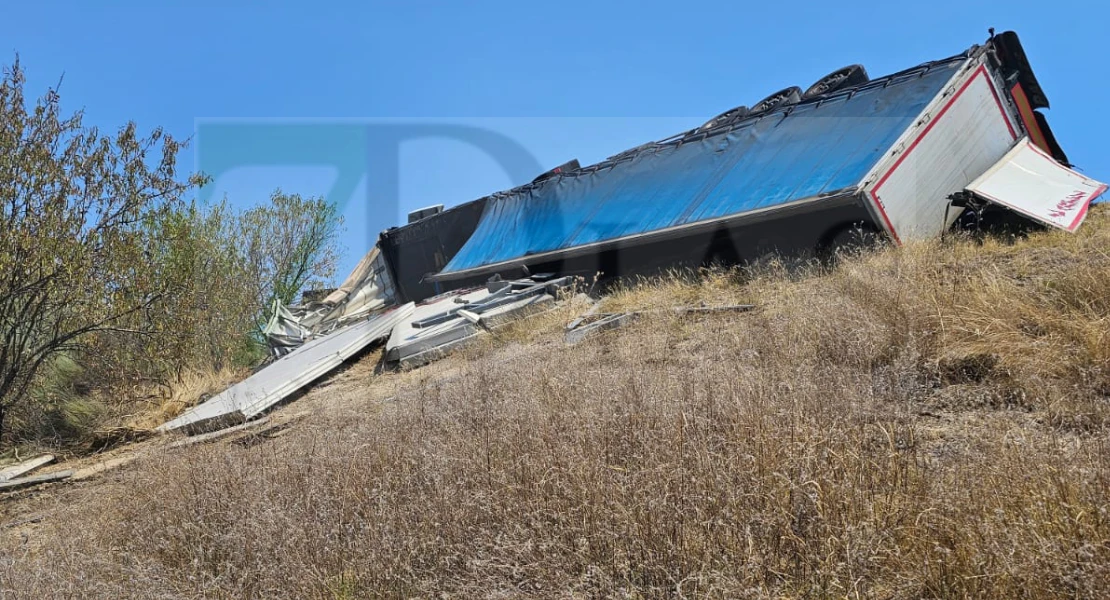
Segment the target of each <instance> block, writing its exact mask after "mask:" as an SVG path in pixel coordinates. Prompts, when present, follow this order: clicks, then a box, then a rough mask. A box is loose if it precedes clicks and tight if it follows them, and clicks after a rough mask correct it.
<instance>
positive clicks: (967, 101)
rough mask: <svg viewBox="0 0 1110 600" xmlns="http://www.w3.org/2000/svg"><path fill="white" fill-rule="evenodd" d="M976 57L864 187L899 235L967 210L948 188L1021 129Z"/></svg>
mask: <svg viewBox="0 0 1110 600" xmlns="http://www.w3.org/2000/svg"><path fill="white" fill-rule="evenodd" d="M980 60H981V59H972V61H970V64H969V65H968V68H967V69H966V70H965V71H962V72H961V73H960V75H958V76H957V77H955V78H954V79H953V81H952V83H951V85H949V86H947V87H946V88H945V91H944V92H942V94H941V95H940V96H939V97H938V98H937V101H935V102H934V103H933V104H931V105H930V107H929V109H928V110H927V111H926V112H925V113H924V114H923V115H922V117H921V118H920V119H919V120H918V122H917V124H916V126H915V127H914V129H913V130H912V131H911V133H910V135H909V136H907V137H906V139H904V140H901V141H900V142H899V143H898V144H897V145H896V146H895V150H894V152H892V154H891V155H889V156H888V158H886V159H885V160H884V161H883V162H881V163H880V165H879V168H878V169H877V170H876V173H875V176H874V177H872V178H870V179H869V183H868V185H867V186H866V187H865V188H864V193H865V194H866V196H867V197H868V198H870V199H871V201H872V203H873V205H874V206H875V209H876V211H877V212H879V213H880V214H881V216H882V217H883V221H885V223H884V224H885V225H886V226H887V228H888V232H890V233H891V235H892V237H893V238H894V239H895V240H896V241H898V242H904V241H907V240H913V239H922V238H928V237H932V236H935V235H938V234H939V233H940V232H942V231H943V230H944V229H945V228H947V226H948V225H949V224H950V223H951V221H952V220H954V219H955V218H956V217H957V216H958V213H959V211H958V210H952V211H947V212H948V220H947V221H946V220H945V214H946V209H947V207H948V196H949V195H951V194H953V193H955V192H959V191H961V190H963V189H964V188H965V187H966V186H967V185H968V184H969V183H970V182H971V181H972V180H973V179H975V178H976V177H977V176H979V174H981V173H983V172H984V171H985V170H987V169H988V168H990V167H991V165H993V164H994V163H995V162H997V161H998V160H999V159H1000V158H1002V156H1003V155H1005V154H1006V152H1008V151H1009V149H1010V148H1011V147H1012V146H1013V143H1014V141H1015V140H1016V139H1017V137H1018V132H1017V129H1016V126H1015V125H1014V123H1015V121H1014V116H1013V114H1012V112H1011V108H1010V107H1009V106H1008V104H1007V103H1006V102H1005V101H1004V97H1003V95H1002V94H1001V93H1000V92H999V88H998V86H997V83H996V82H995V81H994V77H993V75H992V73H991V71H990V70H989V69H988V68H987V67H986V66H985V65H983V64H981V63H980Z"/></svg>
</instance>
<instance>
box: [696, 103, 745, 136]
mask: <svg viewBox="0 0 1110 600" xmlns="http://www.w3.org/2000/svg"><path fill="white" fill-rule="evenodd" d="M746 116H748V107H747V106H737V107H736V108H733V109H730V110H726V111H725V112H723V113H721V114H719V115H717V116H715V117H713V118H712V119H709V120H708V121H706V122H705V124H704V125H702V126H701V127H698V129H697V132H698V133H705V132H706V131H709V130H710V129H713V128H714V127H720V126H721V125H725V124H728V123H731V122H733V121H739V120H740V119H743V118H744V117H746Z"/></svg>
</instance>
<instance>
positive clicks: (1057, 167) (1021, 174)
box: [967, 138, 1106, 231]
mask: <svg viewBox="0 0 1110 600" xmlns="http://www.w3.org/2000/svg"><path fill="white" fill-rule="evenodd" d="M967 191H969V192H971V193H973V194H975V195H976V196H979V197H981V198H983V199H985V200H989V201H991V202H994V203H996V204H1000V205H1002V206H1005V207H1008V208H1010V209H1013V210H1015V211H1017V212H1019V213H1021V214H1023V215H1025V216H1027V217H1029V218H1031V219H1034V220H1036V221H1039V222H1041V223H1044V224H1045V225H1051V226H1052V227H1058V228H1060V229H1065V230H1067V231H1075V229H1076V228H1077V227H1079V224H1080V223H1082V222H1083V218H1084V217H1086V216H1087V207H1089V206H1090V204H1091V201H1093V200H1094V199H1095V198H1097V197H1098V196H1099V195H1100V194H1102V193H1103V192H1104V191H1106V184H1105V183H1100V182H1098V181H1095V180H1094V179H1091V178H1089V177H1086V176H1085V175H1082V174H1080V173H1077V172H1075V171H1073V170H1071V169H1069V168H1067V167H1065V166H1064V165H1062V164H1060V163H1058V162H1056V160H1055V159H1053V158H1052V157H1051V156H1049V155H1048V154H1046V153H1045V152H1044V150H1041V149H1040V148H1038V147H1037V146H1036V145H1034V144H1033V143H1032V142H1031V141H1029V138H1024V139H1022V140H1020V141H1018V143H1017V144H1016V145H1015V146H1014V147H1013V148H1012V149H1011V150H1010V151H1009V152H1007V153H1006V155H1005V156H1003V157H1002V159H1001V160H999V161H998V162H997V163H995V164H994V165H993V166H992V167H991V168H989V169H987V171H986V172H985V173H983V174H982V175H980V176H979V177H978V178H977V179H975V181H972V182H971V184H970V185H968V186H967Z"/></svg>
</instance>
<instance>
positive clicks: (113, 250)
mask: <svg viewBox="0 0 1110 600" xmlns="http://www.w3.org/2000/svg"><path fill="white" fill-rule="evenodd" d="M24 82H25V78H24V74H23V71H22V70H21V68H20V65H19V62H18V60H16V62H15V63H14V64H13V66H11V67H10V68H6V69H5V70H4V71H3V76H2V79H0V432H3V427H4V422H5V418H6V417H7V415H8V414H9V413H10V410H11V408H12V407H13V406H14V405H16V404H17V403H18V402H20V401H22V400H24V399H25V398H26V397H27V392H28V389H29V387H30V386H31V385H32V383H33V382H34V380H35V375H36V373H38V371H39V370H40V369H41V368H42V367H43V365H44V364H46V363H47V361H49V360H50V359H51V358H52V357H55V356H58V355H59V354H61V353H65V352H69V351H74V350H79V349H80V347H81V343H82V341H83V340H85V339H86V338H87V336H90V335H93V334H96V333H98V332H116V333H127V334H130V335H139V336H142V335H151V334H152V333H153V331H152V330H151V328H150V325H151V324H152V321H151V320H150V319H138V318H135V317H136V316H137V315H141V314H143V313H144V311H147V310H149V309H150V308H151V307H153V306H154V305H155V304H156V303H157V302H158V301H159V300H160V299H161V298H163V297H164V294H165V293H166V291H167V290H166V287H165V285H166V283H167V282H166V280H165V279H164V278H163V277H161V276H160V275H161V274H160V273H159V269H158V265H157V262H156V261H154V260H152V259H153V256H152V254H151V248H154V247H156V246H157V240H156V239H155V238H154V234H155V232H156V231H157V228H156V227H154V226H153V224H154V223H157V222H159V221H161V220H162V219H164V218H165V217H166V216H167V215H168V214H169V213H171V212H172V211H174V210H177V209H178V207H179V204H180V201H181V196H182V195H183V194H184V193H185V192H186V191H188V190H189V189H190V188H192V187H194V186H196V185H199V184H200V183H201V179H200V178H199V177H196V176H194V177H190V178H188V179H185V180H183V181H181V180H178V178H177V177H176V157H177V153H178V152H179V151H180V149H181V145H180V143H179V142H177V141H176V140H174V139H173V138H172V137H171V136H169V135H167V134H165V133H164V132H163V131H162V130H160V129H156V130H154V131H153V132H151V133H150V134H149V135H147V136H145V137H144V136H141V135H140V134H139V133H138V132H137V131H136V127H135V125H134V123H129V124H127V125H125V126H124V127H122V128H120V129H119V130H118V131H117V132H115V134H113V135H105V134H102V133H101V132H99V131H98V130H97V129H96V128H86V127H84V126H83V125H82V116H83V115H82V112H80V111H78V112H76V113H74V114H72V115H63V114H62V112H61V109H60V105H59V96H58V93H57V90H56V89H50V90H48V91H47V93H46V95H45V96H43V97H41V98H39V99H37V100H36V101H34V102H33V103H30V104H29V103H28V101H27V99H26V98H25V97H24ZM125 322H126V323H127V326H124V325H123V323H125ZM131 327H136V328H135V329H131Z"/></svg>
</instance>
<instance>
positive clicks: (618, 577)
mask: <svg viewBox="0 0 1110 600" xmlns="http://www.w3.org/2000/svg"><path fill="white" fill-rule="evenodd" d="M604 302H605V303H606V305H607V310H629V309H652V308H660V307H669V306H678V305H690V304H696V303H700V302H705V303H707V304H710V305H712V304H725V303H736V302H754V303H757V304H759V305H760V306H761V309H760V310H758V311H755V312H751V313H742V314H728V313H722V314H714V315H701V316H696V317H691V316H687V317H679V316H676V315H673V314H670V313H666V312H660V313H653V314H649V315H646V316H645V317H643V318H641V319H640V320H638V321H637V322H635V323H634V324H633V325H631V326H629V327H626V328H623V329H619V330H615V331H611V332H608V333H606V334H605V335H603V336H601V337H598V338H595V339H591V340H588V341H587V342H584V343H582V344H579V345H576V346H566V345H564V344H563V342H562V339H561V335H562V334H561V328H562V325H563V324H564V323H566V322H567V321H569V320H570V319H571V318H573V317H574V316H576V315H577V314H580V313H581V312H582V311H583V310H584V307H583V305H582V304H581V303H577V302H570V303H568V304H567V305H566V306H564V307H563V308H560V309H558V310H556V311H553V312H552V313H548V314H547V315H546V316H542V317H538V318H536V319H533V320H531V321H528V322H526V323H520V324H517V325H515V326H513V327H512V328H511V329H508V330H504V331H501V332H499V333H497V334H496V335H494V336H491V337H490V338H488V339H487V340H486V342H485V343H483V344H482V345H481V346H479V347H473V348H471V349H469V350H467V351H466V352H464V353H461V354H457V355H454V356H452V357H450V358H448V359H446V360H444V361H441V362H439V363H435V364H433V365H430V366H428V367H426V368H424V369H420V370H416V371H412V372H407V373H394V374H386V375H382V376H374V375H372V367H373V363H374V361H375V360H376V359H377V357H376V356H370V357H366V358H364V359H363V360H362V362H360V363H358V364H355V365H353V366H352V367H350V368H349V369H348V370H346V371H345V372H343V373H341V374H339V375H337V376H335V377H333V378H332V379H330V380H329V381H328V382H326V383H325V384H324V385H320V386H317V387H316V389H314V390H312V391H311V392H310V393H308V394H307V395H306V396H305V397H304V398H302V399H300V400H298V401H297V402H296V403H294V404H293V405H290V406H289V407H287V408H285V409H283V410H284V411H309V412H310V413H311V414H310V416H309V417H308V418H306V419H304V420H302V421H301V422H300V423H298V425H297V426H295V427H293V428H291V429H289V430H288V433H287V434H285V435H282V436H280V437H275V438H273V439H269V438H267V439H261V438H246V440H247V441H245V442H244V441H243V440H240V441H239V442H238V443H217V444H211V445H206V446H198V447H194V448H191V449H189V450H187V451H184V452H177V453H169V452H166V453H161V454H156V455H153V456H151V457H149V458H148V459H146V460H143V461H138V462H136V463H135V464H134V465H132V466H130V467H128V468H126V469H124V470H121V471H119V472H118V473H116V474H114V475H113V476H111V477H108V478H104V479H102V480H100V481H96V482H90V483H85V484H79V485H75V486H69V487H56V488H52V489H50V490H47V491H43V492H41V493H39V494H38V495H32V496H26V497H22V498H20V499H17V500H14V501H11V502H9V506H8V507H6V508H4V510H5V512H6V513H7V514H8V515H17V514H32V513H35V514H43V515H45V517H44V518H43V519H42V520H41V522H39V523H36V524H35V525H34V526H33V527H20V528H14V529H9V531H8V532H4V534H3V538H2V539H0V556H2V557H3V558H2V559H0V588H3V589H6V590H8V591H9V592H10V593H11V595H12V596H13V597H41V596H43V595H47V594H46V592H52V593H53V594H54V595H56V596H60V597H66V596H70V597H88V596H102V597H103V596H112V597H137V598H146V597H202V596H227V597H258V596H265V597H274V596H279V597H325V598H354V597H364V596H395V597H422V596H431V595H434V594H435V593H437V592H446V593H448V595H453V596H455V597H518V596H524V597H627V598H637V597H659V596H668V597H669V596H682V597H693V596H698V597H703V596H704V597H722V598H724V597H730V598H731V597H753V598H756V597H843V596H861V597H885V598H919V597H969V596H970V597H980V598H1014V597H1029V598H1050V597H1069V598H1070V597H1091V598H1093V597H1105V596H1106V595H1108V594H1110V542H1108V540H1110V512H1108V511H1110V508H1108V507H1110V211H1108V210H1107V209H1106V207H1102V208H1101V210H1096V211H1094V213H1093V214H1092V215H1091V217H1090V218H1089V220H1088V222H1087V224H1086V225H1085V226H1084V227H1083V228H1082V229H1081V230H1080V232H1079V233H1078V234H1077V235H1074V236H1072V235H1067V234H1063V233H1044V234H1036V235H1033V236H1031V237H1030V238H1029V239H1025V240H1020V241H1017V242H1016V243H1014V244H1011V245H1007V244H1003V243H1000V242H998V241H992V240H988V241H986V242H984V243H982V244H979V243H976V242H974V241H971V240H960V241H951V240H950V241H944V242H942V241H935V242H927V243H921V244H915V245H910V246H908V247H904V248H900V249H892V250H887V251H883V252H878V253H875V254H871V255H867V256H862V257H858V258H853V259H851V260H847V261H845V262H844V263H843V264H842V265H841V266H840V267H839V268H837V269H835V270H832V271H828V272H818V271H815V272H811V273H808V274H803V275H799V274H797V273H794V274H790V273H787V272H785V271H784V270H782V269H779V268H776V267H775V266H774V265H766V266H764V267H761V268H759V269H758V270H755V271H752V272H748V273H737V272H732V273H716V272H714V273H708V274H705V276H704V277H702V278H701V279H699V280H697V281H689V280H682V279H673V280H667V281H662V282H653V283H648V284H644V285H642V286H638V287H635V288H630V289H627V290H623V291H620V292H618V293H616V294H614V295H612V296H610V297H608V298H606V299H605V300H604ZM12 518H14V517H12ZM13 532H18V535H17V534H15V533H13Z"/></svg>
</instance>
